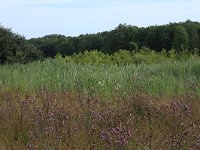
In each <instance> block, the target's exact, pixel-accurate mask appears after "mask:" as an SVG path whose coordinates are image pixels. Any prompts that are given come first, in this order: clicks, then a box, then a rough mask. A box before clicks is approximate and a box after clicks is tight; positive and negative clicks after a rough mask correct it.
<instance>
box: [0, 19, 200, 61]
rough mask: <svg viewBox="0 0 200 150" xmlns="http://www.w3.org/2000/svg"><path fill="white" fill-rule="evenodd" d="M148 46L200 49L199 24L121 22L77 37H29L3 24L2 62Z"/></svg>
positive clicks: (0, 29)
mask: <svg viewBox="0 0 200 150" xmlns="http://www.w3.org/2000/svg"><path fill="white" fill-rule="evenodd" d="M143 47H148V48H150V49H153V50H154V51H156V52H161V51H163V50H164V51H166V52H169V51H175V53H181V52H190V53H194V52H195V53H196V52H198V53H199V52H200V23H199V22H192V21H190V20H187V21H186V22H180V23H170V24H167V25H162V26H149V27H146V28H144V27H136V26H131V25H126V24H120V25H119V26H118V27H116V28H115V29H114V30H111V31H105V32H100V33H97V34H86V35H80V36H77V37H70V36H64V35H57V34H54V35H47V36H44V37H41V38H32V39H30V40H26V39H25V38H24V37H23V36H21V35H18V34H15V33H13V32H12V31H11V30H10V29H7V28H5V27H3V26H0V64H4V63H15V62H22V63H26V62H30V61H34V60H38V59H42V58H44V57H52V58H53V57H54V56H55V55H56V54H58V53H60V54H62V55H67V56H68V55H72V54H74V53H76V54H78V53H83V52H84V51H85V50H87V51H92V50H98V51H101V52H102V53H104V54H114V53H115V52H117V51H119V50H120V49H124V50H127V51H130V52H132V51H135V52H137V51H139V50H140V49H143Z"/></svg>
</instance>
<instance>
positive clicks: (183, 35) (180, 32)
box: [172, 25, 189, 52]
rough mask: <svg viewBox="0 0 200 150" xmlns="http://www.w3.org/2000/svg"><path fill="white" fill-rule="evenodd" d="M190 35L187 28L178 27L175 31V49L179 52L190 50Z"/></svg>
mask: <svg viewBox="0 0 200 150" xmlns="http://www.w3.org/2000/svg"><path fill="white" fill-rule="evenodd" d="M188 42H189V41H188V34H187V32H186V30H185V28H184V27H183V26H181V25H179V26H176V27H175V30H174V39H173V43H172V44H173V48H174V49H175V50H176V51H177V52H181V51H185V50H187V49H188Z"/></svg>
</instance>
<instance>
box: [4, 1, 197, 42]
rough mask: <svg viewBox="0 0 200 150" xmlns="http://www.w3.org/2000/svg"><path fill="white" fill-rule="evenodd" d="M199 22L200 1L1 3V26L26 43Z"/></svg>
mask: <svg viewBox="0 0 200 150" xmlns="http://www.w3.org/2000/svg"><path fill="white" fill-rule="evenodd" d="M187 19H189V20H192V21H198V22H200V0H0V25H1V26H4V27H7V28H11V29H12V31H13V32H15V33H18V34H20V35H22V36H25V37H26V38H27V39H29V38H33V37H42V36H45V35H49V34H62V35H66V36H78V35H80V34H87V33H89V34H90V33H98V32H103V31H110V30H112V29H114V28H115V27H117V26H118V25H119V24H120V23H122V24H124V23H126V24H128V25H135V26H139V27H147V26H151V25H163V24H168V23H170V22H182V21H186V20H187Z"/></svg>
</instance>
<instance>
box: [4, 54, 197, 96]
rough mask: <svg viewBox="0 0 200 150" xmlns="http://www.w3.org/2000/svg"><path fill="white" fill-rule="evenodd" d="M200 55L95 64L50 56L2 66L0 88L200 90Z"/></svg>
mask: <svg viewBox="0 0 200 150" xmlns="http://www.w3.org/2000/svg"><path fill="white" fill-rule="evenodd" d="M199 79H200V59H198V58H196V57H192V58H190V59H189V60H186V61H175V60H169V61H165V62H163V63H162V62H161V63H160V64H151V65H146V64H140V65H134V64H132V65H122V66H115V65H106V64H105V65H92V64H77V63H66V62H64V61H62V60H53V59H49V60H46V61H44V62H39V61H38V62H33V63H30V64H25V65H22V64H14V65H4V66H0V88H2V89H10V90H20V91H23V92H38V91H41V90H45V91H46V90H47V91H52V92H57V91H72V92H83V93H87V94H93V95H96V96H113V95H115V96H116V95H127V94H130V93H133V92H140V93H145V94H150V95H156V96H175V95H182V94H184V93H187V92H190V91H193V92H195V93H196V94H198V93H199V91H200V84H199V83H200V82H199Z"/></svg>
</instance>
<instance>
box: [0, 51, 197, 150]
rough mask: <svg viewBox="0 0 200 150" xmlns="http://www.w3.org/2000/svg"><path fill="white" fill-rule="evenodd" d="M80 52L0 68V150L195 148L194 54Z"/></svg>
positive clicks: (195, 66) (195, 64) (191, 149)
mask: <svg viewBox="0 0 200 150" xmlns="http://www.w3.org/2000/svg"><path fill="white" fill-rule="evenodd" d="M86 53H87V54H83V55H87V56H88V57H86V56H84V57H82V56H81V54H77V55H74V56H72V57H65V58H62V57H61V56H59V55H57V57H56V59H46V60H45V61H35V62H32V63H28V64H7V65H2V66H0V101H1V103H0V120H1V121H0V133H1V134H0V141H1V142H0V149H2V150H3V149H31V150H36V149H41V150H42V149H48V150H49V149H148V150H154V149H155V150H156V149H162V150H165V149H166V150H168V149H172V150H178V149H180V150H182V149H185V150H188V149H189V150H197V149H199V148H200V118H199V115H200V110H199V107H200V97H199V93H200V82H199V81H200V59H199V56H196V55H190V56H188V57H187V58H186V57H183V59H176V57H174V56H173V57H172V56H163V55H161V54H152V55H146V54H140V55H136V54H134V61H132V60H131V59H128V58H131V57H128V56H129V54H128V56H127V53H126V52H121V53H123V54H124V55H125V56H126V57H121V56H123V55H122V54H121V53H120V55H118V54H114V56H115V57H114V58H112V57H113V56H112V57H111V58H106V60H108V59H110V60H112V61H110V60H109V61H105V56H101V59H96V60H94V59H93V58H94V57H93V56H92V57H91V56H89V55H88V52H86ZM94 53H95V52H94ZM96 53H97V52H96ZM96 53H95V54H96ZM91 55H92V53H91ZM131 55H132V54H131ZM118 56H120V57H118ZM106 57H107V56H106ZM89 58H92V60H90V59H89ZM102 58H104V60H102ZM125 58H127V61H124V60H126V59H125ZM136 58H137V59H136ZM97 60H100V61H97ZM121 60H123V61H121ZM135 60H137V61H135ZM149 60H151V61H149ZM110 62H115V63H110Z"/></svg>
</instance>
